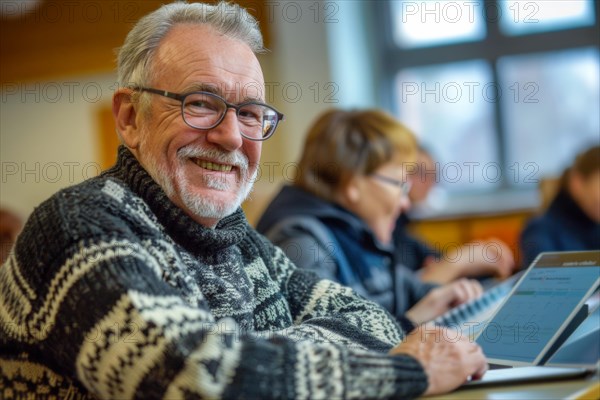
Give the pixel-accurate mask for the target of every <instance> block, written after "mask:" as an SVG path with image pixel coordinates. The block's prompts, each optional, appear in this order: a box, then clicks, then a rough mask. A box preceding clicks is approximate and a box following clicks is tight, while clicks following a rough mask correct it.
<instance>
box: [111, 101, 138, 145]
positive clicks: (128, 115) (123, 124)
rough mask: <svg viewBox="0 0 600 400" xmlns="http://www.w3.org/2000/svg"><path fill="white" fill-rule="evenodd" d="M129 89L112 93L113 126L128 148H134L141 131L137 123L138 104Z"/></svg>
mask: <svg viewBox="0 0 600 400" xmlns="http://www.w3.org/2000/svg"><path fill="white" fill-rule="evenodd" d="M132 97H133V92H132V91H131V90H129V89H119V90H117V91H116V92H115V94H114V95H113V101H112V111H113V116H114V119H115V126H116V128H117V131H118V132H119V133H120V135H121V138H122V139H123V142H125V145H126V146H127V147H129V148H130V149H136V148H137V147H138V146H139V144H140V140H141V135H142V132H141V130H140V128H139V127H138V124H137V113H138V110H139V104H137V103H136V102H135V101H134V99H133V98H132Z"/></svg>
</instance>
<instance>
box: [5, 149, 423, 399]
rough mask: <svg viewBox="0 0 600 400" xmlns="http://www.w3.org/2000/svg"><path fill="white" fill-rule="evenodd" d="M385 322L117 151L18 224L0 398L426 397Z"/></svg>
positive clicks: (237, 217)
mask: <svg viewBox="0 0 600 400" xmlns="http://www.w3.org/2000/svg"><path fill="white" fill-rule="evenodd" d="M401 336H402V332H401V330H400V329H399V327H398V326H397V324H396V323H395V322H394V320H393V318H392V317H391V316H390V315H389V314H388V313H387V312H386V311H384V310H383V309H381V308H380V307H379V306H377V305H375V304H374V303H371V302H368V301H366V300H364V299H362V298H361V297H359V296H357V295H356V294H355V293H354V292H353V291H352V290H351V289H348V288H345V287H342V286H340V285H338V284H335V283H333V282H331V281H326V280H320V279H319V278H317V276H316V275H314V274H313V273H311V272H309V271H306V270H303V269H297V268H295V266H294V265H293V264H292V263H291V262H290V261H289V260H288V258H287V257H286V256H285V255H284V254H283V252H282V251H281V250H280V249H279V248H277V247H275V246H273V245H272V244H270V243H269V242H268V241H267V240H266V239H265V238H264V237H262V236H261V235H259V234H258V233H257V232H256V231H255V230H253V229H252V228H251V227H249V225H248V223H247V221H246V219H245V217H244V215H243V212H242V211H241V210H238V211H237V212H235V213H234V214H232V215H230V216H228V217H226V218H224V219H223V220H221V221H220V223H219V224H218V225H217V227H216V228H215V229H208V228H205V227H203V226H201V225H199V224H197V223H195V222H194V221H193V220H192V219H191V218H190V217H189V216H188V215H187V214H185V213H184V212H183V211H182V210H181V209H179V208H177V207H176V206H175V205H174V204H173V203H172V202H170V200H169V199H168V198H167V196H166V195H165V193H164V192H163V191H162V190H161V188H160V187H159V186H158V185H157V184H156V183H155V182H154V181H153V180H152V178H151V177H150V176H149V175H148V173H147V172H146V171H145V170H144V169H143V168H142V167H141V165H140V164H139V163H138V162H137V160H136V159H135V157H134V156H133V155H132V154H131V153H130V152H129V151H128V150H127V149H125V148H121V149H120V150H119V158H118V161H117V164H116V165H115V166H114V167H113V168H112V169H110V170H108V171H107V172H105V173H103V174H102V175H101V176H99V177H96V178H93V179H90V180H88V181H86V182H84V183H82V184H79V185H77V186H73V187H71V188H68V189H66V190H62V191H60V192H58V193H57V194H55V195H54V196H53V197H51V198H50V199H49V200H47V201H45V202H44V203H42V204H41V205H40V206H39V207H38V208H37V209H36V210H35V211H34V213H33V214H32V216H31V217H30V218H29V220H28V222H27V224H26V226H25V229H24V230H23V232H22V233H21V235H20V236H19V239H18V241H17V243H16V245H15V248H14V249H13V251H12V253H11V255H10V257H9V260H8V261H7V262H6V264H4V265H3V266H2V267H0V398H4V399H10V398H22V397H34V398H65V397H68V398H88V397H90V398H92V397H100V398H105V399H115V398H119V399H123V398H134V397H136V398H143V399H150V398H169V399H174V398H208V397H210V398H245V399H265V398H310V399H317V398H328V399H331V398H386V397H403V398H405V397H414V396H418V395H419V394H421V393H422V392H423V391H424V390H425V389H426V387H427V377H426V375H425V373H424V371H423V368H422V366H421V365H420V364H419V363H418V362H417V361H416V360H415V359H413V358H412V357H410V356H407V355H398V356H388V355H386V354H385V352H387V351H388V350H389V349H390V348H392V346H394V345H396V344H397V343H398V342H399V341H400V340H401Z"/></svg>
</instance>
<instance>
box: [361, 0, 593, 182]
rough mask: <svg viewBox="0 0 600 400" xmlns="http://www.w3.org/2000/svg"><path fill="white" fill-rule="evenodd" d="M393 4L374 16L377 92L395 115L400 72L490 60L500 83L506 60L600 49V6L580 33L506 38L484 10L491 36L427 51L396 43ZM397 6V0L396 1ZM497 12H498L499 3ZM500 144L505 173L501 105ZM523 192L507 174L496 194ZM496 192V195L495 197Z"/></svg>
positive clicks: (379, 7) (497, 105)
mask: <svg viewBox="0 0 600 400" xmlns="http://www.w3.org/2000/svg"><path fill="white" fill-rule="evenodd" d="M392 1H394V0H386V1H378V2H374V3H375V4H374V7H375V10H374V17H375V18H376V21H377V24H378V25H377V26H379V27H380V28H379V29H378V30H377V31H378V33H374V35H375V37H376V38H377V40H374V41H373V42H374V43H375V46H376V47H377V48H376V52H377V53H378V54H379V55H380V58H379V63H380V71H379V72H380V74H379V77H380V79H378V80H377V93H379V99H380V101H381V103H382V105H383V107H384V108H386V109H388V110H391V111H392V112H394V113H395V110H398V109H399V106H401V104H399V103H398V101H397V99H396V96H395V87H396V85H395V84H394V82H395V77H396V74H397V73H398V71H400V70H402V69H405V68H415V67H425V66H434V65H441V64H447V63H453V62H460V61H469V60H476V59H480V60H485V61H487V62H488V63H489V65H490V68H491V73H492V80H493V82H494V83H495V84H499V82H500V79H499V74H498V69H497V61H498V59H500V58H501V57H504V56H514V55H527V54H531V53H550V52H555V51H561V50H574V49H577V48H586V47H596V48H599V49H600V39H599V38H600V26H599V20H600V5H599V4H598V3H596V2H595V1H592V6H593V10H594V11H593V12H594V15H595V21H594V25H592V26H585V27H575V28H560V29H558V30H555V31H544V32H538V33H526V34H522V35H515V36H512V35H505V34H503V33H502V31H501V28H500V23H499V20H498V19H496V20H493V19H491V18H490V17H489V15H488V12H489V11H490V9H491V8H490V7H487V6H486V7H483V12H484V14H483V15H484V24H485V29H486V36H485V38H484V39H482V40H479V41H468V42H462V43H450V44H440V45H433V46H426V47H416V48H407V49H403V48H401V47H400V46H399V45H398V44H396V43H395V41H394V33H393V24H394V22H393V20H392V18H393V9H392V7H393V6H392ZM396 1H397V0H396ZM493 8H494V9H496V10H497V9H499V8H500V5H499V4H498V2H496V6H495V7H493ZM493 108H494V113H493V115H494V117H493V118H494V121H492V122H493V126H494V128H495V131H496V140H497V143H498V144H499V148H498V149H496V151H497V152H498V160H499V161H500V163H501V165H502V168H504V169H506V168H507V167H508V162H507V161H508V157H507V154H506V147H507V143H506V137H507V135H506V133H505V127H504V126H503V122H502V121H503V115H504V113H505V110H503V107H502V102H501V101H494V102H493ZM497 190H498V191H502V190H519V189H518V188H515V187H514V186H511V185H510V184H509V177H508V174H503V176H502V181H501V182H500V185H499V187H498V189H497ZM494 192H496V191H492V192H491V193H494Z"/></svg>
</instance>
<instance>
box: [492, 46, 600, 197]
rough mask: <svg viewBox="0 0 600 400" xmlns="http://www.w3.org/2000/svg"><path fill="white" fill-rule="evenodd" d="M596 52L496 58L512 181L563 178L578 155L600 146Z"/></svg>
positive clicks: (599, 84) (599, 70)
mask: <svg viewBox="0 0 600 400" xmlns="http://www.w3.org/2000/svg"><path fill="white" fill-rule="evenodd" d="M599 57H600V56H599V53H598V50H597V49H595V48H586V49H579V50H569V51H562V52H552V53H545V54H542V55H539V54H537V55H527V56H507V57H503V58H500V59H499V60H498V73H499V78H500V81H501V83H502V85H501V86H502V87H506V88H508V89H509V90H508V91H505V93H504V95H503V96H502V98H501V101H502V103H501V105H502V108H503V110H504V113H503V115H504V118H503V123H504V128H505V131H506V134H507V135H506V151H507V162H508V169H509V170H510V171H511V174H512V175H513V176H512V179H510V183H511V184H512V185H517V186H527V185H530V186H533V185H535V184H537V180H539V179H540V178H541V177H544V176H556V175H560V173H561V172H562V170H563V169H564V168H565V167H567V166H568V165H569V164H570V163H571V162H572V160H573V157H574V156H575V154H576V153H578V152H579V151H581V150H582V149H584V148H585V147H587V146H591V145H593V144H599V143H600V137H599V135H600V134H599V132H600V121H599V112H598V110H600V100H599V94H600V82H599V78H598V77H599V75H600V68H599Z"/></svg>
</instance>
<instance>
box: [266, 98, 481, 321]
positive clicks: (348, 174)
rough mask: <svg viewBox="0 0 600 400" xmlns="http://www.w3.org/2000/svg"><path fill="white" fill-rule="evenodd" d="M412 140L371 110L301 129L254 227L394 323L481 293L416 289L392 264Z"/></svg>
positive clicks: (473, 288) (469, 286) (463, 287)
mask: <svg viewBox="0 0 600 400" xmlns="http://www.w3.org/2000/svg"><path fill="white" fill-rule="evenodd" d="M416 157H417V141H416V138H415V136H414V135H413V134H412V132H410V131H409V130H408V129H407V128H406V127H404V126H403V125H402V124H401V123H400V122H398V121H397V120H395V119H394V118H393V117H392V116H391V115H389V114H387V113H385V112H383V111H379V110H356V111H344V110H337V109H332V110H329V111H327V112H325V113H323V114H322V115H320V116H319V117H318V118H317V120H316V121H315V122H314V123H313V125H312V127H311V128H310V129H309V131H308V135H307V137H306V141H305V144H304V150H303V153H302V156H301V159H300V163H299V166H298V169H299V173H298V176H297V177H296V179H295V181H294V183H293V185H291V186H285V187H284V188H283V189H282V190H281V191H280V192H279V194H278V195H277V196H276V197H275V198H274V199H273V201H272V202H271V203H270V205H269V206H268V207H267V208H266V210H265V212H264V214H263V216H262V217H261V219H260V221H259V222H258V224H257V230H258V231H259V232H262V233H264V234H265V235H266V236H267V237H268V238H269V239H271V240H272V241H273V242H274V243H275V244H277V245H279V246H280V247H281V248H282V249H283V250H284V251H285V252H286V253H287V255H288V256H289V257H290V258H291V259H292V260H293V261H294V263H295V264H296V265H298V266H300V267H303V268H306V269H310V270H312V271H315V272H316V273H317V274H318V275H319V276H321V277H322V278H326V279H331V280H334V281H336V282H340V283H342V284H344V285H347V286H350V287H352V288H353V289H354V290H355V291H356V292H357V293H359V294H360V295H362V296H364V297H366V298H367V299H370V300H373V301H375V302H377V303H379V304H381V305H382V306H384V307H385V308H386V309H387V310H388V311H390V312H391V313H392V314H393V315H395V316H396V318H398V320H399V321H400V322H401V323H402V324H403V325H404V326H407V327H408V328H407V330H410V329H411V328H410V326H411V323H412V324H420V323H423V322H426V321H429V320H431V319H433V318H435V317H437V316H439V315H441V314H443V313H444V312H446V311H448V310H449V309H450V308H452V307H453V306H456V305H458V304H461V303H463V302H465V301H468V300H470V299H473V298H476V297H477V296H479V295H480V294H481V286H480V285H479V283H478V282H476V281H472V280H467V279H461V280H457V281H455V282H453V283H450V284H447V285H442V286H439V285H436V284H432V283H424V282H422V281H421V280H420V279H419V278H418V277H417V276H416V275H415V273H414V272H413V271H411V270H410V269H408V268H406V267H405V266H404V265H402V263H401V262H399V260H398V258H397V254H396V249H395V243H394V241H393V236H392V232H393V230H394V227H395V224H396V221H397V219H398V217H399V216H400V214H401V213H402V212H403V210H405V209H406V208H407V207H408V205H409V202H410V201H409V199H408V190H409V188H410V180H409V177H408V170H409V167H410V166H411V165H414V162H415V160H416Z"/></svg>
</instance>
